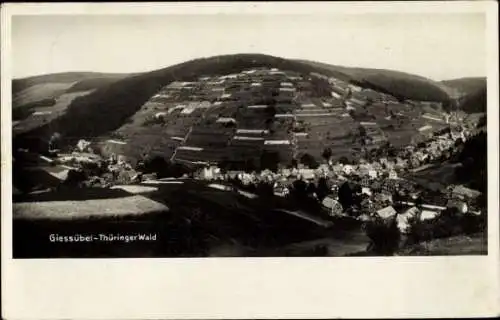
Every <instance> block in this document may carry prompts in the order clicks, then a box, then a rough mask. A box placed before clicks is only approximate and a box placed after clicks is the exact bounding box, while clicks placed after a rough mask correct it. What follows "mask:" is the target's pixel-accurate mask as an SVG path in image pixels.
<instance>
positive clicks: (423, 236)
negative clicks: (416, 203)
mask: <svg viewBox="0 0 500 320" xmlns="http://www.w3.org/2000/svg"><path fill="white" fill-rule="evenodd" d="M408 222H409V229H408V239H407V241H408V242H409V244H415V243H419V242H422V241H429V240H433V239H437V238H446V237H452V236H457V235H463V234H473V233H477V232H481V231H484V230H485V229H486V217H485V215H479V216H476V215H473V214H469V213H466V214H460V213H458V212H457V211H456V210H450V209H447V210H445V211H443V212H442V213H441V214H440V215H438V216H437V217H435V218H433V219H429V220H424V221H421V220H420V219H419V218H418V217H415V218H411V219H410V220H409V221H408Z"/></svg>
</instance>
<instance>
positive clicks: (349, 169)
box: [342, 164, 354, 175]
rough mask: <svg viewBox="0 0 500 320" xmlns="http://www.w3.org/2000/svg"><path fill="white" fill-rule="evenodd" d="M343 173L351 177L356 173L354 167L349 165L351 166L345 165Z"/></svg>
mask: <svg viewBox="0 0 500 320" xmlns="http://www.w3.org/2000/svg"><path fill="white" fill-rule="evenodd" d="M342 171H343V172H344V174H346V175H350V174H351V173H353V172H354V167H353V166H351V165H349V164H346V165H344V167H343V168H342Z"/></svg>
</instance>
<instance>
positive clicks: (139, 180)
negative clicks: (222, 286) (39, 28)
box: [13, 67, 487, 255]
mask: <svg viewBox="0 0 500 320" xmlns="http://www.w3.org/2000/svg"><path fill="white" fill-rule="evenodd" d="M458 105H459V103H458V102H457V103H455V104H451V105H444V104H443V102H442V101H415V100H408V99H401V98H399V97H394V96H392V95H391V94H389V93H385V92H382V91H377V90H376V89H373V88H368V87H363V84H356V83H352V82H348V81H344V80H342V79H339V78H336V77H334V76H327V75H324V74H321V73H318V72H310V73H301V72H296V71H288V70H282V69H279V68H270V67H255V68H247V69H243V70H241V71H240V72H239V73H234V74H227V75H217V76H212V75H200V76H199V77H198V79H197V80H196V81H174V82H172V83H169V84H168V85H166V86H164V87H162V88H161V89H160V90H159V91H158V92H157V93H156V94H154V95H153V96H152V97H151V98H150V99H149V100H148V101H147V102H146V103H145V104H144V105H143V106H142V107H141V108H140V110H139V111H138V112H137V113H135V114H134V115H133V116H132V117H131V118H130V119H129V120H128V121H127V122H126V123H125V124H124V125H123V126H121V127H120V128H119V129H117V130H115V131H114V132H113V133H112V134H110V135H108V136H106V137H76V138H75V137H72V138H73V140H72V141H74V142H72V144H71V145H70V147H68V146H67V145H68V144H67V143H66V144H65V143H63V141H64V140H67V139H68V137H65V136H64V134H60V133H58V132H53V134H52V136H51V139H50V141H49V142H48V145H47V150H46V152H33V151H32V150H29V148H22V147H20V148H17V149H16V150H14V159H13V160H14V164H16V163H21V164H22V166H23V169H22V170H20V171H19V172H20V173H19V176H20V177H23V178H19V179H18V180H19V181H25V180H26V175H27V174H28V175H30V177H32V179H31V180H35V181H34V182H32V183H31V184H30V185H22V183H20V184H19V185H16V180H15V181H14V191H15V192H14V202H15V205H16V202H20V203H19V205H22V202H23V201H25V200H23V199H26V198H28V199H29V198H30V197H35V196H36V195H40V194H43V193H44V192H49V193H50V192H53V193H57V192H59V191H60V190H63V189H75V188H76V189H77V190H80V191H79V192H85V191H84V190H88V189H107V190H108V189H109V190H116V189H119V190H125V191H126V192H129V193H132V194H141V195H145V196H146V197H148V196H147V195H148V194H149V193H152V194H154V193H155V192H158V190H160V191H161V190H166V189H165V188H171V189H179V188H191V186H192V185H194V184H196V185H198V186H199V187H200V188H204V189H212V190H213V192H218V193H221V194H230V195H231V196H234V197H237V198H245V199H247V200H248V201H256V202H260V204H259V206H266V205H267V207H266V210H268V209H269V210H271V209H272V210H274V211H273V212H274V214H278V213H276V212H275V211H279V212H280V213H279V214H282V215H288V216H293V218H295V219H298V220H305V221H308V222H309V223H312V224H316V225H318V226H320V227H322V228H329V227H331V226H335V225H340V226H343V225H344V224H345V225H351V224H354V225H360V226H362V227H363V230H364V232H365V233H366V235H367V237H368V238H370V240H371V244H370V246H369V247H370V248H372V247H373V246H375V247H377V248H376V249H375V250H378V251H374V252H372V254H386V253H387V252H389V251H390V252H391V253H394V252H395V251H397V250H400V249H401V248H404V247H405V246H408V245H415V244H418V243H419V242H423V241H429V240H433V239H434V238H438V237H447V236H448V237H449V236H456V235H460V234H461V232H462V231H463V230H462V229H460V228H459V230H458V231H457V228H456V226H455V225H453V226H451V227H450V228H449V229H450V230H444V229H443V228H442V225H444V224H445V222H443V221H445V220H446V219H448V218H446V217H450V216H460V217H461V218H460V219H462V218H463V217H466V218H467V219H469V220H467V221H469V222H468V223H470V224H471V228H472V229H473V230H472V231H471V232H472V233H473V232H480V231H481V228H484V227H485V217H486V214H487V212H486V206H487V205H486V197H485V194H484V188H485V187H484V188H483V189H482V190H477V189H480V188H479V187H476V188H473V187H471V186H466V185H465V184H466V183H465V182H463V181H464V180H463V179H462V183H460V182H456V181H454V180H453V179H451V178H450V176H453V175H455V174H456V173H457V172H461V171H464V170H468V169H467V164H464V163H463V162H464V156H463V153H464V152H465V151H466V149H467V148H468V144H477V143H476V142H475V141H476V140H478V139H482V138H484V134H485V130H486V129H485V126H484V120H485V118H484V114H468V113H465V112H463V111H462V110H460V108H458ZM44 116H47V117H51V116H53V115H51V113H50V112H48V113H47V114H43V113H42V114H40V113H38V114H36V113H34V114H32V115H31V116H30V117H31V118H30V117H28V118H27V119H25V120H24V122H25V123H26V124H25V126H29V121H40V120H39V119H40V117H44ZM30 119H32V120H30ZM104 121H105V120H104ZM481 122H483V124H482V125H481ZM22 125H23V123H19V124H16V127H14V131H16V130H20V131H22V130H23V129H22ZM36 172H38V173H39V172H43V173H44V175H43V176H44V178H43V179H46V180H47V181H49V180H50V182H41V181H38V182H37V181H36V178H35V177H36V174H37V173H36ZM47 177H48V178H47ZM43 179H42V180H43ZM448 180H449V181H450V182H448ZM193 188H194V187H193ZM169 192H170V191H169ZM164 205H165V206H164V209H165V210H171V209H172V208H170V205H169V199H164ZM260 209H262V207H259V210H260ZM236 210H238V209H236ZM206 214H208V215H210V213H206ZM266 214H268V215H269V214H271V213H266ZM28 215H29V214H28ZM443 217H445V218H446V219H445V218H443ZM259 219H264V220H265V219H268V218H266V217H264V218H263V217H260V218H259ZM269 219H271V218H269ZM443 219H444V220H443ZM450 219H451V218H450ZM457 219H458V218H457ZM446 221H452V220H446ZM457 221H458V220H457ZM449 223H451V224H453V223H454V222H449ZM457 223H458V224H460V223H462V222H460V223H459V222H457ZM472 224H474V226H475V227H474V226H472ZM437 225H439V226H440V229H439V231H436V230H434V229H436V228H437V227H436V226H437ZM476 225H477V226H476ZM433 226H434V227H433ZM391 228H392V229H391ZM419 228H420V229H419ZM432 228H434V229H432ZM393 229H394V232H393V231H387V230H393ZM423 229H425V230H424V231H425V232H424V231H419V234H418V236H415V234H416V233H417V231H416V230H423ZM431 229H432V230H431ZM429 230H430V231H429ZM454 230H455V231H454ZM331 232H335V231H331ZM391 232H392V233H391ZM393 233H397V234H399V235H400V236H398V239H399V240H398V241H397V244H395V245H394V244H390V245H389V244H386V243H385V242H388V241H389V240H387V239H388V238H390V237H391V235H392V234H393ZM380 238H383V239H385V240H380ZM384 241H385V242H384ZM380 242H382V244H379V243H380ZM390 246H393V247H391V248H388V247H390ZM394 246H395V248H394ZM322 248H323V250H324V253H323V254H324V255H328V253H327V252H328V249H327V248H326V249H325V247H324V246H323V247H322ZM315 252H316V251H315Z"/></svg>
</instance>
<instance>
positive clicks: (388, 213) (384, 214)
mask: <svg viewBox="0 0 500 320" xmlns="http://www.w3.org/2000/svg"><path fill="white" fill-rule="evenodd" d="M377 214H378V215H379V217H381V218H382V219H389V218H392V217H394V216H395V215H396V214H397V212H396V210H395V209H394V208H393V207H392V206H388V207H385V208H383V209H380V210H378V211H377Z"/></svg>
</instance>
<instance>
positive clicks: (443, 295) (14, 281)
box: [1, 1, 500, 319]
mask: <svg viewBox="0 0 500 320" xmlns="http://www.w3.org/2000/svg"><path fill="white" fill-rule="evenodd" d="M332 12H335V13H354V14H366V13H382V12H399V13H409V12H420V13H436V12H447V13H449V12H457V13H458V12H483V13H485V14H487V33H488V58H487V61H488V75H487V76H488V151H489V152H488V175H489V180H488V190H489V194H490V196H489V197H488V198H489V199H488V200H489V203H488V211H489V218H488V225H489V230H488V236H489V238H488V255H487V256H475V257H472V256H471V257H464V256H457V257H391V258H361V257H353V258H265V259H264V258H261V259H249V258H209V259H62V260H57V259H54V260H50V259H36V260H13V259H11V256H12V248H11V236H12V233H11V227H12V220H11V219H12V216H11V215H12V201H11V200H10V199H11V194H12V193H11V157H10V154H11V134H12V133H11V126H10V119H11V108H10V107H9V106H10V105H11V81H10V79H11V78H12V77H11V70H10V67H11V66H10V64H9V56H10V53H11V48H10V22H11V20H10V19H11V16H12V15H17V14H36V15H39V14H133V15H139V14H141V15H143V14H144V15H147V14H186V13H196V14H215V13H223V14H234V13H238V14H250V13H253V14H294V13H300V14H327V13H332ZM497 13H498V7H497V3H496V2H493V1H470V2H460V1H449V2H427V3H426V2H411V3H402V2H387V3H382V2H377V3H373V2H349V3H345V2H342V3H325V2H322V3H314V4H312V3H311V2H308V3H304V2H297V3H209V4H200V3H169V4H160V3H154V4H151V3H149V4H148V3H114V4H112V3H78V4H68V3H66V4H40V3H39V4H4V5H3V6H2V12H1V23H2V29H1V32H2V37H1V40H2V43H1V44H2V46H1V59H2V60H1V62H2V63H1V66H2V69H1V71H2V78H1V80H2V82H1V92H2V97H1V98H2V100H1V101H2V104H1V105H2V109H1V119H2V127H1V129H2V132H1V133H2V135H1V136H2V144H1V148H2V149H1V151H2V153H1V155H2V175H1V177H2V200H3V201H2V202H1V205H2V307H3V308H2V311H3V314H2V317H3V318H6V319H21V318H22V319H48V318H51V319H53V318H72V319H77V318H82V319H98V318H99V319H103V318H127V319H143V318H176V319H181V318H186V319H187V318H190V319H195V318H205V319H215V318H336V317H356V318H364V317H367V318H379V317H408V318H416V317H433V318H434V317H450V318H452V317H475V316H498V315H499V312H500V309H499V301H500V295H499V292H500V283H499V279H500V277H499V272H498V262H499V261H500V260H499V255H498V252H499V250H498V249H499V217H498V216H499V215H498V212H499V210H498V198H497V197H496V195H497V194H498V137H499V132H498V119H499V113H498V15H497Z"/></svg>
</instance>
